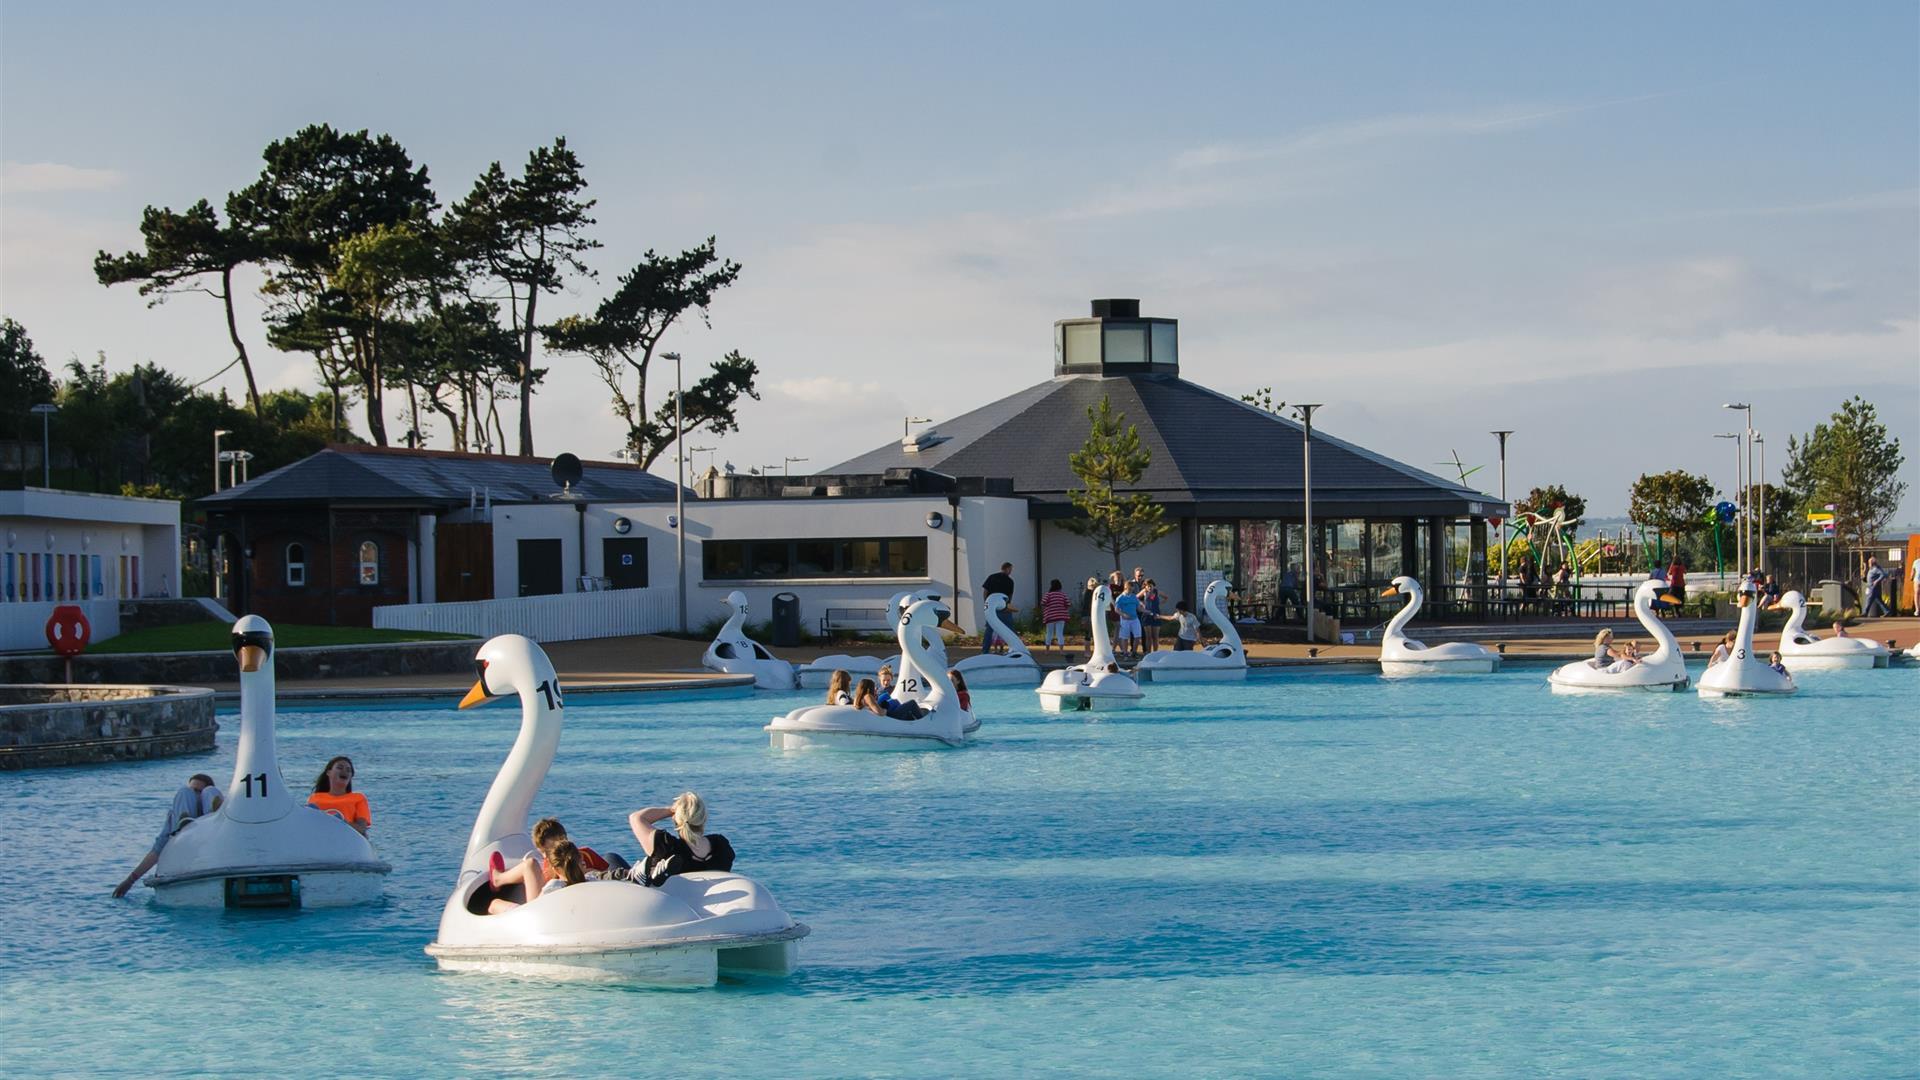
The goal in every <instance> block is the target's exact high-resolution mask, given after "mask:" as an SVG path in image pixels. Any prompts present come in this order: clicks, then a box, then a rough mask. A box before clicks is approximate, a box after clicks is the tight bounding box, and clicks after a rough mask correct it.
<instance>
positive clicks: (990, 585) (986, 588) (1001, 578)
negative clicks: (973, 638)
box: [980, 562, 1016, 652]
mask: <svg viewBox="0 0 1920 1080" xmlns="http://www.w3.org/2000/svg"><path fill="white" fill-rule="evenodd" d="M995 593H998V594H1000V595H1001V596H1004V597H1006V598H1007V607H1006V611H1007V614H1009V615H1011V614H1012V613H1013V612H1014V611H1015V610H1016V609H1015V608H1014V606H1013V564H1012V563H1010V562H1006V563H1001V564H1000V572H999V573H997V574H988V575H987V580H986V581H985V582H984V583H982V584H981V586H980V610H981V612H982V614H981V616H980V651H981V652H993V651H994V648H993V646H994V637H993V627H992V626H991V625H989V624H988V622H987V618H986V615H985V614H984V613H985V612H986V610H987V608H986V603H987V597H989V596H992V595H994V594H995ZM1000 644H1001V645H1003V646H1004V645H1005V644H1006V642H1004V641H1003V642H1000Z"/></svg>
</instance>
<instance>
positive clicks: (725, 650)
mask: <svg viewBox="0 0 1920 1080" xmlns="http://www.w3.org/2000/svg"><path fill="white" fill-rule="evenodd" d="M720 602H721V603H723V604H725V605H726V606H727V607H728V608H730V609H732V611H733V614H731V615H729V616H727V621H726V623H725V625H723V626H721V627H720V632H719V633H718V634H716V635H714V638H713V644H711V645H708V646H707V651H706V653H705V654H703V655H702V656H701V657H700V665H701V666H702V667H704V668H706V669H707V670H709V671H723V672H726V673H727V674H728V675H751V676H753V685H754V686H755V687H756V688H758V689H761V690H791V689H793V665H792V664H790V663H788V662H786V661H785V660H782V659H780V658H779V657H777V656H775V655H773V654H772V653H770V652H768V651H767V647H766V646H765V645H762V644H760V643H759V642H757V641H755V640H753V639H752V638H750V637H748V636H747V632H746V631H745V630H744V629H742V627H743V626H744V625H745V623H746V621H747V594H746V593H743V592H741V591H740V590H738V589H735V590H734V591H732V592H730V593H728V594H727V595H726V597H725V598H724V599H723V600H721V601H720Z"/></svg>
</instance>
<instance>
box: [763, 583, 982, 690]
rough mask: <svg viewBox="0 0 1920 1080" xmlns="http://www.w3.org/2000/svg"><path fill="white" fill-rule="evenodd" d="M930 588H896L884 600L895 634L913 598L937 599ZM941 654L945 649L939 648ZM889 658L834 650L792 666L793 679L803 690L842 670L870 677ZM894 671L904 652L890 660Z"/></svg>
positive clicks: (817, 686) (900, 666)
mask: <svg viewBox="0 0 1920 1080" xmlns="http://www.w3.org/2000/svg"><path fill="white" fill-rule="evenodd" d="M938 599H940V598H939V597H938V596H935V595H934V594H933V592H932V591H931V590H928V589H922V590H920V591H918V592H897V593H894V594H893V596H892V597H891V598H890V599H888V600H887V606H886V611H887V612H888V618H889V619H890V621H891V622H892V624H893V632H894V635H895V636H896V637H898V635H899V633H900V620H901V619H904V618H906V617H907V608H908V607H909V606H910V605H912V604H913V603H914V601H916V600H938ZM941 655H942V656H943V658H944V655H945V654H944V651H942V652H941ZM887 662H888V660H887V658H886V657H881V656H855V655H853V654H852V653H834V654H833V655H831V656H822V657H818V658H816V659H814V660H812V661H809V662H808V663H805V664H801V665H800V666H799V667H796V668H794V669H793V675H794V679H795V680H796V681H797V682H798V684H799V686H800V689H802V690H825V689H826V688H827V684H828V683H830V682H832V681H833V673H834V672H836V671H844V672H846V673H847V674H849V675H851V676H853V677H854V678H855V679H862V678H872V677H874V676H876V675H878V674H880V668H881V667H882V666H883V665H885V664H886V663H887ZM893 664H894V670H895V671H896V672H898V671H903V670H904V669H905V656H904V654H902V655H901V656H900V657H898V658H895V659H894V661H893Z"/></svg>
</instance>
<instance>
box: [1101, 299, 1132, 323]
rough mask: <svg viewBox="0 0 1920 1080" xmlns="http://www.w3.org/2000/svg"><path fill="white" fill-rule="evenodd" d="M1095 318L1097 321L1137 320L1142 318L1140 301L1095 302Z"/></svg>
mask: <svg viewBox="0 0 1920 1080" xmlns="http://www.w3.org/2000/svg"><path fill="white" fill-rule="evenodd" d="M1093 317H1094V318H1096V319H1137V318H1139V317H1140V301H1138V300H1095V301H1094V302H1093Z"/></svg>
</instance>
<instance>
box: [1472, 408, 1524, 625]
mask: <svg viewBox="0 0 1920 1080" xmlns="http://www.w3.org/2000/svg"><path fill="white" fill-rule="evenodd" d="M1488 434H1489V435H1492V436H1493V437H1494V438H1496V439H1499V440H1500V501H1501V502H1503V503H1504V502H1506V501H1507V436H1509V435H1511V434H1513V432H1512V431H1511V430H1509V431H1490V432H1488ZM1506 513H1508V514H1511V513H1513V507H1511V506H1509V507H1507V509H1506ZM1500 526H1501V527H1500V528H1499V529H1497V530H1495V531H1496V532H1497V533H1498V534H1499V535H1498V536H1497V537H1495V539H1497V540H1499V541H1500V596H1501V598H1502V599H1504V598H1505V597H1506V595H1507V534H1506V518H1505V517H1504V516H1503V517H1501V519H1500ZM1469 539H1471V538H1469Z"/></svg>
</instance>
